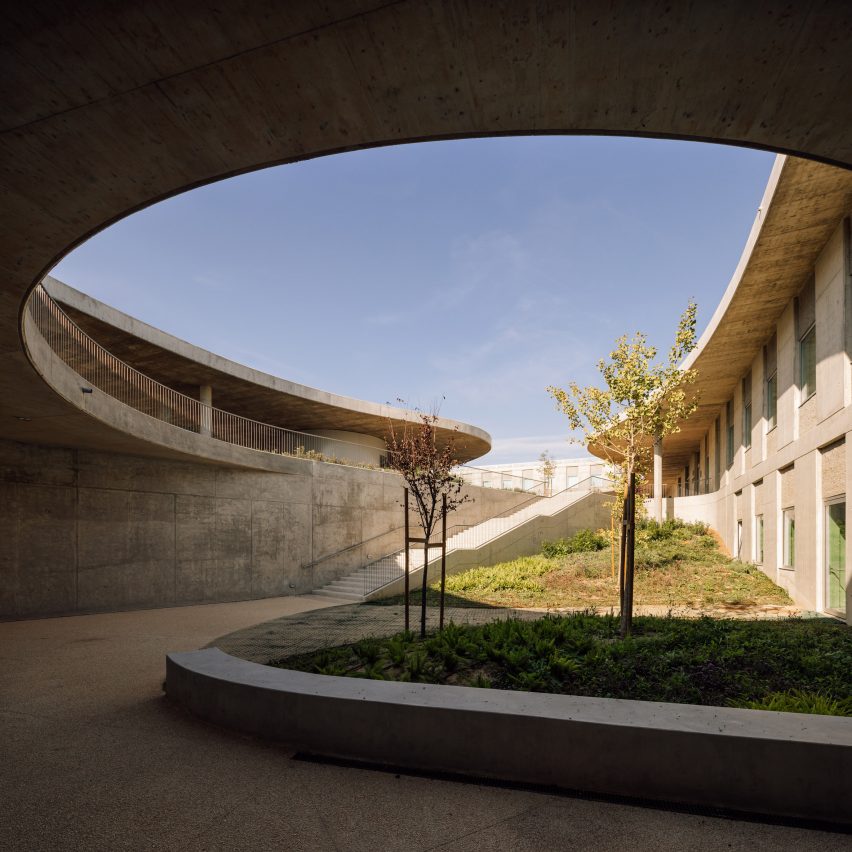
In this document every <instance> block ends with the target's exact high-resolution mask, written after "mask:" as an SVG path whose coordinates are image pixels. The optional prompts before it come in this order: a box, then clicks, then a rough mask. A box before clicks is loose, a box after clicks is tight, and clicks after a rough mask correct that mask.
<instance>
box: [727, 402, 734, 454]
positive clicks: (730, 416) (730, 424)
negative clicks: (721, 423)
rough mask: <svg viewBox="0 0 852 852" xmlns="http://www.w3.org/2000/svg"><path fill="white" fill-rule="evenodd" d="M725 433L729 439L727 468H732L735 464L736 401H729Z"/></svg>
mask: <svg viewBox="0 0 852 852" xmlns="http://www.w3.org/2000/svg"><path fill="white" fill-rule="evenodd" d="M725 426H726V429H725V433H726V435H727V437H728V442H727V454H726V459H727V466H728V467H731V465H732V464H733V463H734V401H733V400H731V399H729V400H728V404H727V406H725Z"/></svg>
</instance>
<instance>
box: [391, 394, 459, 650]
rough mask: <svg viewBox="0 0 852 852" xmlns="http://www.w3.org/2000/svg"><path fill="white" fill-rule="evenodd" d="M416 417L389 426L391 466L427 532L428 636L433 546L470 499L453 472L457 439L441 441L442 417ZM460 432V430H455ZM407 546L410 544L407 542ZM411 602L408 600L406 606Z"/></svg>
mask: <svg viewBox="0 0 852 852" xmlns="http://www.w3.org/2000/svg"><path fill="white" fill-rule="evenodd" d="M412 415H413V416H412V418H411V419H409V420H406V421H405V422H404V423H403V425H402V426H401V427H400V426H395V425H394V423H393V422H392V421H390V422H389V423H388V434H387V438H386V443H387V447H388V463H389V465H390V467H391V468H392V469H393V470H396V471H397V472H398V473H400V474H401V475H402V477H403V479H405V481H406V483H407V485H408V489H409V492H410V494H411V495H412V496H413V497H414V504H415V506H416V507H417V513H418V515H419V517H420V526H421V527H422V529H423V584H422V588H421V594H420V636H421V637H423V636H425V635H426V588H427V585H428V568H429V547H430V539H431V538H432V534H433V533H434V532H435V528H436V527H437V525H438V523H439V522H440V521H441V520H442V519H443V518H445V517H446V515H448V514H449V513H450V512H454V511H455V510H456V509H458V507H459V506H461V505H462V503H467V502H468V501H470V499H471V498H470V496H469V495H467V494H462V493H461V491H462V487H463V485H464V480H462V478H461V477H460V476H458V475H457V474H454V473H453V468H455V467H456V466H457V465H458V460H457V459H456V457H455V438H454V435H452V434H451V435H449V436H447V437H446V438H444V439H443V440H440V441H439V439H438V428H437V423H438V415H437V414H436V413H434V412H433V413H428V414H427V413H425V412H422V411H418V410H414V411H413V412H412ZM453 431H454V432H455V431H458V427H456V428H455V429H454V430H453ZM406 547H408V542H407V541H406ZM441 579H442V583H441V612H442V613H443V609H444V585H443V576H442V578H441ZM407 606H408V601H407V599H406V607H407Z"/></svg>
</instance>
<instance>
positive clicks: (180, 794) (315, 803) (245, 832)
mask: <svg viewBox="0 0 852 852" xmlns="http://www.w3.org/2000/svg"><path fill="white" fill-rule="evenodd" d="M324 606H327V603H326V602H325V601H320V600H318V599H316V598H310V597H304V598H279V599H272V600H264V601H251V602H241V603H233V604H213V605H208V606H196V607H182V608H175V609H163V610H152V611H147V612H127V613H112V614H105V615H88V616H76V617H71V618H56V619H44V620H39V621H22V622H9V623H4V624H0V725H2V736H0V766H2V772H0V801H2V803H3V806H2V809H0V848H2V849H3V850H67V849H85V850H119V849H132V850H137V849H181V850H182V852H192V850H219V849H222V850H233V849H240V850H244V849H249V850H253V849H258V850H261V849H263V850H265V849H269V850H272V849H275V850H281V849H288V850H374V849H383V850H397V849H399V850H405V852H416V850H424V852H425V850H433V849H441V850H452V852H462V851H463V850H477V852H478V850H541V849H548V850H551V849H552V850H558V849H579V850H585V849H594V850H596V852H602V850H609V849H613V850H619V852H620V850H622V849H624V847H625V845H629V846H630V847H631V848H632V849H636V850H642V849H654V850H655V852H667V850H672V851H674V850H678V852H681V850H688V849H695V850H697V849H701V850H726V852H730V850H753V849H773V850H777V852H782V850H791V852H792V850H797V852H798V850H801V849H808V850H809V852H822V850H837V849H840V848H849V847H850V843H849V838H847V837H843V836H841V835H839V834H832V833H829V832H823V831H817V830H811V829H807V828H803V827H798V826H797V827H787V826H779V825H767V824H762V823H756V822H741V821H736V820H729V819H720V818H714V817H711V816H706V815H697V814H686V813H676V812H669V811H665V810H659V809H651V808H643V807H639V806H636V805H627V804H615V803H610V802H602V801H592V800H587V799H580V798H570V797H564V796H553V795H548V794H545V793H539V792H533V791H528V790H515V789H508V788H503V787H497V786H486V785H479V784H475V783H470V782H468V783H460V782H455V781H449V780H444V779H435V778H426V777H417V776H406V775H402V776H397V775H395V774H394V773H388V772H381V771H376V770H369V769H361V768H352V767H341V766H334V765H328V764H320V763H312V762H307V761H302V760H293V759H291V758H292V755H290V754H289V753H288V752H286V751H285V750H283V749H281V748H279V747H277V746H274V745H270V744H267V743H264V742H259V741H256V740H252V739H247V738H245V737H240V736H237V735H234V734H231V733H228V732H226V731H222V730H219V729H217V728H213V727H211V726H209V725H205V724H203V723H200V722H198V721H197V720H195V719H193V718H191V717H188V716H186V715H185V714H183V713H182V712H180V711H179V710H177V709H176V708H174V707H173V706H171V705H170V704H169V703H168V702H167V701H166V700H165V699H164V698H163V696H162V692H161V684H162V680H163V674H164V667H165V654H166V653H167V652H169V651H179V650H191V649H194V648H198V647H201V646H203V645H205V644H207V643H209V642H211V640H213V639H214V638H215V637H216V636H222V635H223V634H226V633H230V632H234V631H237V630H240V629H243V628H247V627H249V626H251V625H253V624H257V623H259V622H264V621H267V622H268V621H270V620H272V619H275V618H276V617H280V616H282V615H285V614H288V613H289V614H297V613H299V612H304V611H308V610H312V609H316V608H320V607H324Z"/></svg>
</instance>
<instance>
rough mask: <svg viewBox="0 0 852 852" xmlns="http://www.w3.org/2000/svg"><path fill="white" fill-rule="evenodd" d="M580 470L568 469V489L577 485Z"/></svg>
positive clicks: (575, 468) (566, 471)
mask: <svg viewBox="0 0 852 852" xmlns="http://www.w3.org/2000/svg"><path fill="white" fill-rule="evenodd" d="M579 470H580V469H579V468H577V467H566V468H565V475H566V477H567V487H568V488H570V487H571V486H572V485H576V484H577V474H578V473H579Z"/></svg>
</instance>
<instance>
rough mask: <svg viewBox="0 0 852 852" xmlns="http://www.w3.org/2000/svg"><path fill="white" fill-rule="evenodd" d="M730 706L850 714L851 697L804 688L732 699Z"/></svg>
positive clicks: (780, 710) (833, 714)
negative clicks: (840, 696) (752, 697)
mask: <svg viewBox="0 0 852 852" xmlns="http://www.w3.org/2000/svg"><path fill="white" fill-rule="evenodd" d="M731 706H732V707H745V708H747V709H749V710H777V711H779V712H781V713H819V714H820V715H823V716H852V698H845V699H842V698H841V699H839V698H832V697H831V696H829V695H825V694H824V693H822V692H808V691H806V690H804V689H791V690H788V691H787V692H770V693H769V694H768V695H764V696H763V698H761V699H759V700H758V701H732V702H731Z"/></svg>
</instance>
